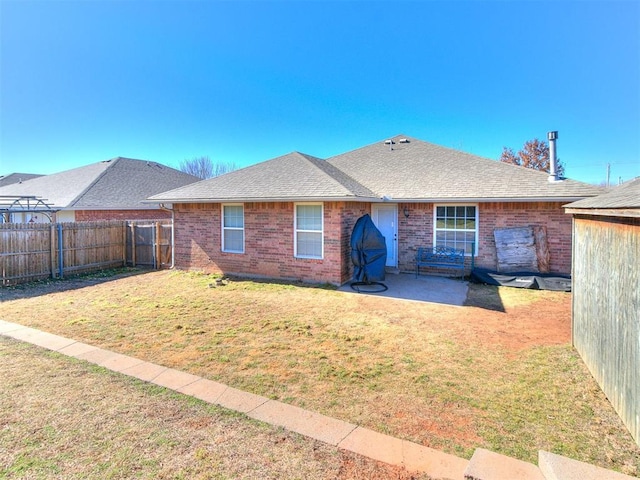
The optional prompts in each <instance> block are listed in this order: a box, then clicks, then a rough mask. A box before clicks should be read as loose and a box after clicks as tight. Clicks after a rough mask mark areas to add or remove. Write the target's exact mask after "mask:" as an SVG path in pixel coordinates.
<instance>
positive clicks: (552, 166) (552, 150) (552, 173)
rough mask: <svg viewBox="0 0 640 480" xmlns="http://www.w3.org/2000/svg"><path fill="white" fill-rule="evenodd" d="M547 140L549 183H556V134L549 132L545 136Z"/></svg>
mask: <svg viewBox="0 0 640 480" xmlns="http://www.w3.org/2000/svg"><path fill="white" fill-rule="evenodd" d="M547 138H548V139H549V181H550V182H557V181H558V158H557V157H556V140H557V139H558V132H549V133H548V134H547Z"/></svg>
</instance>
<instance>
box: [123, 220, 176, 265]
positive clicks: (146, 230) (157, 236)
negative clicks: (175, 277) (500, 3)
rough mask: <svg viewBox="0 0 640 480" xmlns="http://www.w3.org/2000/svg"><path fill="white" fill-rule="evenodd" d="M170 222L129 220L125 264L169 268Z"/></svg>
mask: <svg viewBox="0 0 640 480" xmlns="http://www.w3.org/2000/svg"><path fill="white" fill-rule="evenodd" d="M171 228H172V227H171V224H168V223H162V222H151V223H150V222H129V224H128V225H127V265H131V266H133V267H136V266H147V267H153V268H158V269H160V268H169V267H170V266H171V249H172V248H171V247H172V246H171Z"/></svg>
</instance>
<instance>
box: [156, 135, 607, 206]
mask: <svg viewBox="0 0 640 480" xmlns="http://www.w3.org/2000/svg"><path fill="white" fill-rule="evenodd" d="M388 140H389V141H393V143H392V144H390V143H385V141H380V142H376V143H374V144H372V145H369V146H366V147H363V148H359V149H357V150H353V151H351V152H347V153H344V154H342V155H337V156H335V157H332V158H329V159H328V160H321V159H318V158H316V157H311V156H309V155H304V154H301V153H297V152H295V153H291V154H289V155H285V156H283V157H278V158H275V159H273V160H269V161H267V162H263V163H259V164H256V165H253V166H251V167H247V168H244V169H241V170H236V171H234V172H231V173H228V174H226V175H222V176H220V177H216V178H213V179H210V180H205V181H202V182H199V183H197V184H193V185H189V186H186V187H184V188H180V189H176V190H173V191H169V192H164V193H161V194H158V195H155V196H153V197H151V198H150V199H149V200H150V201H155V202H159V201H162V202H173V203H179V202H224V201H265V200H270V201H278V200H282V201H291V200H297V201H304V200H329V201H330V200H356V201H374V202H375V201H385V200H387V201H389V200H392V201H401V202H413V201H418V202H424V201H448V202H454V201H501V202H505V201H562V202H567V201H573V200H578V199H581V198H584V197H588V196H594V195H598V194H600V193H602V192H603V191H604V190H603V189H602V188H600V187H596V186H593V185H589V184H586V183H582V182H577V181H574V180H562V181H556V182H549V181H548V177H549V176H548V174H546V173H544V172H539V171H536V170H532V169H528V168H524V167H519V166H515V165H509V164H506V163H502V162H499V161H495V160H490V159H487V158H482V157H478V156H476V155H471V154H468V153H464V152H460V151H457V150H453V149H450V148H445V147H440V146H438V145H434V144H431V143H427V142H423V141H421V140H417V139H414V138H410V137H407V136H404V135H397V136H396V137H393V138H392V139H388Z"/></svg>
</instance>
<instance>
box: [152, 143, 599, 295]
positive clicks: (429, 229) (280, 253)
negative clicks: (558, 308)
mask: <svg viewBox="0 0 640 480" xmlns="http://www.w3.org/2000/svg"><path fill="white" fill-rule="evenodd" d="M601 192H602V190H601V189H599V188H597V187H594V186H591V185H587V184H584V183H581V182H576V181H572V180H561V181H554V182H550V181H548V175H547V174H546V173H542V172H538V171H533V170H530V169H525V168H522V167H516V166H512V165H507V164H504V163H500V162H496V161H492V160H488V159H485V158H480V157H477V156H474V155H470V154H467V153H463V152H459V151H455V150H451V149H448V148H444V147H440V146H437V145H433V144H429V143H426V142H423V141H420V140H416V139H412V138H408V137H404V136H398V137H394V138H393V139H390V140H387V141H386V142H379V143H376V144H373V145H369V146H367V147H363V148H361V149H358V150H354V151H352V152H347V153H345V154H342V155H338V156H336V157H333V158H330V159H328V160H321V159H318V158H315V157H311V156H309V155H304V154H301V153H297V152H294V153H291V154H288V155H285V156H282V157H278V158H275V159H272V160H269V161H266V162H263V163H260V164H257V165H253V166H251V167H247V168H245V169H242V170H237V171H235V172H231V173H228V174H226V175H223V176H221V177H217V178H213V179H210V180H205V181H202V182H198V183H195V184H191V185H188V186H186V187H182V188H178V189H175V190H173V191H169V192H165V193H162V194H159V195H155V196H154V197H151V199H150V201H155V202H165V203H172V204H173V208H174V225H175V266H176V267H177V268H184V269H197V270H203V271H207V272H216V273H226V274H240V275H246V276H258V277H268V278H280V279H295V280H303V281H308V282H330V283H334V284H341V283H344V282H346V281H348V280H349V279H350V278H351V275H352V272H353V268H352V262H351V249H350V237H351V232H352V229H353V227H354V225H355V223H356V221H357V219H358V218H360V217H361V216H362V215H364V214H370V215H371V216H372V218H373V220H374V222H375V223H376V225H377V226H378V228H379V229H380V230H381V231H382V233H383V234H384V235H385V238H386V239H387V249H388V255H387V266H388V267H391V268H397V269H399V270H400V271H413V269H414V257H415V252H416V249H417V248H418V247H420V246H424V247H431V246H434V245H448V246H454V247H457V248H463V249H465V251H466V252H467V256H468V263H469V264H470V263H471V255H473V256H474V261H475V264H476V265H477V266H482V267H486V268H490V269H491V268H495V267H496V248H495V243H494V237H493V232H494V229H495V228H501V227H517V226H536V225H538V226H543V227H545V228H546V231H547V240H548V245H549V249H550V253H551V258H550V265H551V271H554V272H558V273H569V272H570V271H571V218H570V217H569V216H567V215H565V214H564V211H563V209H562V205H564V204H566V203H568V202H569V201H574V200H576V199H580V198H585V197H589V196H593V195H597V194H598V193H601ZM472 249H473V250H472Z"/></svg>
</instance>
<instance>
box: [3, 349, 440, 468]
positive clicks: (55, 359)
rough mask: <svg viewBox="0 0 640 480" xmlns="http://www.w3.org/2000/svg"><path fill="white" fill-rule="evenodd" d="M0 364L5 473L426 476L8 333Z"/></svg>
mask: <svg viewBox="0 0 640 480" xmlns="http://www.w3.org/2000/svg"><path fill="white" fill-rule="evenodd" d="M0 363H1V365H2V366H1V367H0V384H1V385H2V389H0V478H7V479H14V478H16V479H17V478H29V479H53V478H55V479H60V478H64V479H78V480H80V479H82V480H85V479H100V480H103V479H118V478H143V479H165V478H171V479H185V480H186V479H188V480H192V479H193V480H195V479H212V480H213V479H216V480H223V479H255V480H263V479H281V478H287V479H305V480H306V479H326V480H335V479H345V480H346V479H361V480H369V479H375V480H386V479H395V480H418V479H425V480H426V479H427V477H426V476H417V475H411V474H410V473H408V472H406V471H403V470H401V469H399V468H394V467H391V466H390V465H385V464H383V463H378V462H375V461H373V460H370V459H367V458H364V457H361V456H358V455H355V454H352V453H348V452H344V451H340V450H338V449H337V448H335V447H330V446H328V445H325V444H323V443H321V442H317V441H314V440H311V439H308V438H305V437H302V436H300V435H297V434H293V433H290V432H286V431H284V430H282V429H278V428H275V427H270V426H267V425H264V424H261V423H259V422H255V421H253V420H251V419H248V418H247V417H245V416H244V415H240V414H236V413H234V412H230V411H227V410H224V409H221V408H217V407H214V406H211V405H208V404H206V403H204V402H200V401H198V400H195V399H193V398H190V397H187V396H184V395H178V394H175V393H172V392H170V391H168V390H166V389H163V388H160V387H155V386H151V385H149V384H146V383H143V382H140V381H137V380H135V379H132V378H129V377H126V376H125V375H118V374H115V373H112V372H109V371H107V370H104V369H101V368H99V367H95V366H93V365H91V364H87V363H84V362H79V361H76V360H74V359H70V358H66V357H63V356H62V355H57V354H55V353H51V352H48V351H46V350H43V349H40V348H37V347H33V346H31V345H27V344H23V343H20V342H17V341H14V340H9V339H6V338H3V337H0Z"/></svg>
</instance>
